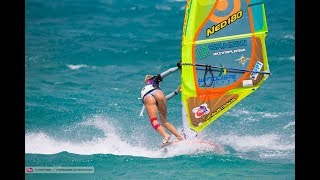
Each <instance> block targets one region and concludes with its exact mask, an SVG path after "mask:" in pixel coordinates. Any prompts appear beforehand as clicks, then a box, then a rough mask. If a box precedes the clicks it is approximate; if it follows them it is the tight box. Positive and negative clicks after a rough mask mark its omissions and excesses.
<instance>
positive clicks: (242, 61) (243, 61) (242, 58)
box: [235, 54, 249, 67]
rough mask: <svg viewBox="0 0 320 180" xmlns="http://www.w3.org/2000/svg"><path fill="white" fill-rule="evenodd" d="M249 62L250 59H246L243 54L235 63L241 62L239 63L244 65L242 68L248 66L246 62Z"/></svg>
mask: <svg viewBox="0 0 320 180" xmlns="http://www.w3.org/2000/svg"><path fill="white" fill-rule="evenodd" d="M248 60H249V58H247V57H244V56H243V54H242V55H241V57H240V58H238V59H236V60H235V61H239V63H240V64H241V65H242V67H244V65H245V64H246V62H247V61H248Z"/></svg>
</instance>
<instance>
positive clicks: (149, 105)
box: [144, 95, 170, 140]
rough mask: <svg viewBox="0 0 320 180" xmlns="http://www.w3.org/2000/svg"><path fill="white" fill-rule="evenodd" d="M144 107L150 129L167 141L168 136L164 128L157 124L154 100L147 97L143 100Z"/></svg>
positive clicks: (156, 110)
mask: <svg viewBox="0 0 320 180" xmlns="http://www.w3.org/2000/svg"><path fill="white" fill-rule="evenodd" d="M144 105H145V107H146V110H147V113H148V116H149V120H150V121H151V122H150V123H151V125H152V127H153V128H154V129H155V130H156V131H157V132H158V133H159V134H160V135H161V136H162V137H163V138H164V139H166V140H169V138H170V135H169V134H168V133H167V132H166V131H165V130H164V128H163V127H162V126H161V125H160V124H159V122H158V107H157V105H156V100H155V99H154V98H153V97H152V96H151V95H147V96H146V97H145V98H144Z"/></svg>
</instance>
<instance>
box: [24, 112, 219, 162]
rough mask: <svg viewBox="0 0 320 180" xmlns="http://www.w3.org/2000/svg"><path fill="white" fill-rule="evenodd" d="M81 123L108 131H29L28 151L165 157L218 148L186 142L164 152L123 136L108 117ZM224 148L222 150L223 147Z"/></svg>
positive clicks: (98, 117) (27, 135)
mask: <svg viewBox="0 0 320 180" xmlns="http://www.w3.org/2000/svg"><path fill="white" fill-rule="evenodd" d="M79 125H82V126H93V127H95V128H97V129H99V130H101V131H103V133H104V134H105V136H104V137H100V138H95V139H93V140H89V141H81V142H76V141H70V140H69V139H67V138H65V139H57V138H54V137H52V136H50V135H48V134H47V133H45V132H34V133H27V134H26V135H25V142H26V144H25V153H35V154H55V153H59V152H63V151H67V152H70V153H74V154H82V155H91V154H114V155H131V156H142V157H150V158H165V157H172V156H177V155H181V154H190V153H201V152H208V151H215V150H216V149H213V147H212V146H210V145H208V144H200V143H198V144H197V145H194V144H191V143H188V142H187V141H186V142H182V143H179V145H176V146H171V147H170V148H171V149H170V151H169V152H167V153H164V152H163V151H162V150H161V149H160V146H159V148H150V147H148V145H143V143H141V144H134V145H133V144H131V143H130V137H122V136H121V135H120V133H119V132H118V130H119V129H117V128H116V126H115V125H113V124H112V123H110V122H109V121H108V119H107V118H105V117H102V116H94V117H92V118H89V119H87V120H85V121H83V122H81V123H79ZM220 152H221V151H220Z"/></svg>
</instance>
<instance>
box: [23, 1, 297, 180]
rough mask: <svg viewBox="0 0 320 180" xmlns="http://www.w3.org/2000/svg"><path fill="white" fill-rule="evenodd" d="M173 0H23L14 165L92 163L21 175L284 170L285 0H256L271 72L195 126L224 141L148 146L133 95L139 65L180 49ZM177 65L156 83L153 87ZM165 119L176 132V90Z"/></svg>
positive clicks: (291, 128) (174, 175)
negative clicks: (260, 1)
mask: <svg viewBox="0 0 320 180" xmlns="http://www.w3.org/2000/svg"><path fill="white" fill-rule="evenodd" d="M185 3H186V1H185V0H159V1H146V0H145V1H142V0H138V1H132V0H118V1H114V0H80V1H76V0H60V1H43V0H26V2H25V5H26V6H25V7H26V9H25V167H26V168H29V167H31V168H35V167H49V168H51V167H93V168H94V172H93V173H72V174H68V173H26V174H25V177H26V179H41V180H42V179H295V49H294V47H295V12H294V11H295V4H294V1H291V0H283V1H266V2H265V7H266V12H267V20H268V27H269V33H268V36H267V50H268V57H269V62H270V70H271V72H272V76H270V77H269V79H268V80H267V81H266V82H265V84H263V85H262V86H261V87H260V88H259V89H258V90H257V91H255V92H254V93H253V94H251V95H249V96H248V97H247V98H246V99H244V100H243V101H241V103H239V104H237V105H236V106H234V108H232V109H231V110H230V111H228V112H227V113H226V114H225V115H223V116H221V118H219V119H218V120H217V121H215V122H214V123H213V124H212V125H210V126H209V127H208V128H207V129H206V130H205V131H204V132H202V133H201V137H202V138H204V139H207V140H211V141H214V142H216V143H218V144H220V145H221V146H222V147H223V148H224V151H223V152H222V153H217V152H214V151H209V150H206V149H205V148H199V147H195V146H192V147H189V148H188V150H186V149H184V148H183V147H176V148H174V149H171V150H169V151H168V152H167V153H164V152H163V151H161V150H160V149H159V143H160V141H161V137H160V136H159V135H158V134H157V133H156V132H155V131H154V130H153V129H152V128H151V126H150V123H149V121H148V118H147V115H146V114H144V116H143V117H140V116H139V113H140V110H141V106H142V104H141V101H140V100H139V99H138V97H139V94H140V90H141V88H142V86H143V84H142V80H143V78H144V75H145V74H146V73H149V74H157V73H160V72H163V71H164V70H167V69H168V68H170V67H174V66H175V65H176V63H177V62H178V60H179V59H180V57H181V54H180V53H181V31H182V30H181V28H182V24H183V18H184V8H185ZM179 76H180V74H179V73H174V74H172V75H170V76H168V77H167V78H166V79H165V80H164V81H163V82H162V84H161V87H162V89H163V90H164V92H165V93H169V92H171V91H172V90H174V89H175V88H176V87H177V86H178V84H179V81H180V77H179ZM168 118H169V121H171V122H172V124H174V125H175V126H176V127H177V128H178V130H179V131H181V129H182V122H181V106H180V97H179V96H177V97H175V98H173V99H172V100H170V101H168ZM196 149H197V151H196ZM199 149H200V150H199Z"/></svg>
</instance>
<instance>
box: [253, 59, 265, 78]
mask: <svg viewBox="0 0 320 180" xmlns="http://www.w3.org/2000/svg"><path fill="white" fill-rule="evenodd" d="M262 66H263V63H262V62H260V61H257V63H256V65H255V66H254V68H253V72H252V73H251V74H250V78H251V79H253V80H256V79H257V77H258V74H259V71H260V70H261V68H262Z"/></svg>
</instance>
